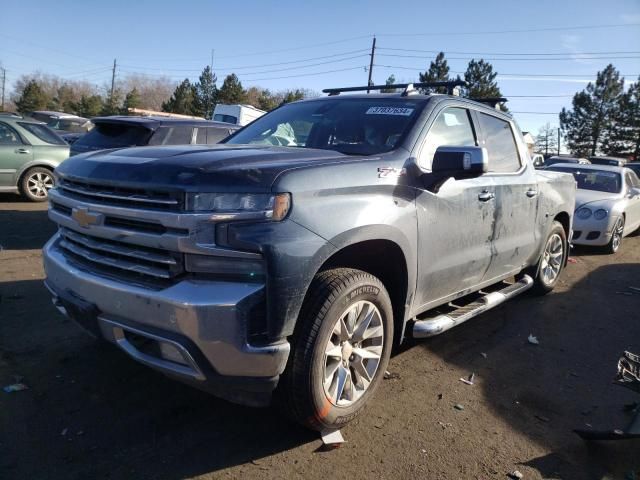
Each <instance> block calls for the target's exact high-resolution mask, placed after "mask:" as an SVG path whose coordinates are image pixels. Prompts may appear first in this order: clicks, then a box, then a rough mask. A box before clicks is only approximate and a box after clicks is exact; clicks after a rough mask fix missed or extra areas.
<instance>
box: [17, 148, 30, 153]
mask: <svg viewBox="0 0 640 480" xmlns="http://www.w3.org/2000/svg"><path fill="white" fill-rule="evenodd" d="M16 153H31V152H30V150H29V149H28V148H18V149H16Z"/></svg>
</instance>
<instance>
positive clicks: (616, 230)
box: [606, 217, 624, 253]
mask: <svg viewBox="0 0 640 480" xmlns="http://www.w3.org/2000/svg"><path fill="white" fill-rule="evenodd" d="M623 233H624V217H620V218H619V219H618V220H617V221H616V223H615V225H614V226H613V234H612V235H611V240H609V243H608V244H607V246H606V249H607V252H609V253H616V252H617V251H618V250H620V245H622V235H623Z"/></svg>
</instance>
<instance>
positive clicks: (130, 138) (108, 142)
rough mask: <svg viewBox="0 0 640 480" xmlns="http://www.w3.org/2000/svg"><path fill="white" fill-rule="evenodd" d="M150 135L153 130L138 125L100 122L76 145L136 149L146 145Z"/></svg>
mask: <svg viewBox="0 0 640 480" xmlns="http://www.w3.org/2000/svg"><path fill="white" fill-rule="evenodd" d="M150 135H151V130H149V129H147V128H144V127H139V126H137V125H130V124H126V123H115V122H114V123H105V122H99V123H96V125H95V127H94V128H93V129H92V130H91V131H90V132H88V133H87V134H85V135H83V136H81V137H80V138H79V139H78V140H77V141H76V142H75V143H74V145H86V146H89V147H97V148H119V147H135V146H139V145H146V144H147V141H148V140H149V136H150Z"/></svg>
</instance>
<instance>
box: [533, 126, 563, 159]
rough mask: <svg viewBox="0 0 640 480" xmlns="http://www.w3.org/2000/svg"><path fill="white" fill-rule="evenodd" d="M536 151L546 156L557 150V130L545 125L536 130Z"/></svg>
mask: <svg viewBox="0 0 640 480" xmlns="http://www.w3.org/2000/svg"><path fill="white" fill-rule="evenodd" d="M535 148H536V151H537V152H541V153H544V154H545V155H548V154H549V153H554V152H555V151H556V150H557V149H558V129H557V128H556V127H552V126H551V124H550V123H548V122H547V123H546V124H545V125H543V126H542V127H540V129H539V130H538V135H536V147H535Z"/></svg>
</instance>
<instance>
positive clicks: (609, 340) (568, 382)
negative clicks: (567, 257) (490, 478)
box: [420, 245, 640, 479]
mask: <svg viewBox="0 0 640 480" xmlns="http://www.w3.org/2000/svg"><path fill="white" fill-rule="evenodd" d="M627 247H628V248H630V245H627ZM578 261H579V262H582V261H584V260H582V259H579V260H578ZM570 267H571V266H570ZM628 286H636V287H640V264H638V263H626V264H615V265H614V264H612V265H605V266H601V267H599V268H596V269H595V270H593V271H592V272H590V273H587V274H586V275H585V276H584V277H583V278H582V279H581V280H580V281H578V282H577V283H575V284H574V285H573V286H572V288H571V289H570V290H568V291H567V290H565V291H559V292H556V293H552V294H550V295H548V296H546V297H544V299H542V298H539V297H534V296H523V297H521V298H519V299H517V300H515V301H513V302H508V303H507V304H505V305H504V306H502V307H500V308H499V309H496V310H495V311H494V312H492V313H490V314H485V315H483V316H481V317H479V318H478V319H476V321H471V322H469V323H468V324H465V325H461V326H459V327H458V328H456V329H453V330H451V331H449V332H446V333H445V334H443V335H441V336H438V337H435V338H433V339H431V340H429V341H427V342H424V343H421V344H420V346H421V347H422V348H425V349H428V350H429V351H430V352H431V353H433V354H435V355H437V356H438V357H440V358H442V359H443V360H444V361H445V362H446V363H447V364H451V365H457V366H458V367H460V368H462V369H464V370H465V371H469V372H475V373H476V374H477V376H478V379H479V386H480V387H481V388H482V395H483V397H484V401H485V402H487V403H488V404H489V405H490V407H491V409H493V410H494V411H495V412H496V413H497V414H498V415H499V416H500V417H501V418H502V419H504V420H505V421H506V422H508V424H509V425H510V426H511V427H512V428H513V429H514V430H515V431H517V432H520V433H521V434H524V435H526V436H528V437H529V438H531V439H532V440H534V441H535V442H537V443H538V444H540V445H544V446H546V448H551V449H552V453H551V454H549V455H545V456H543V457H540V458H536V459H534V460H531V461H529V462H527V463H525V464H524V465H528V466H530V467H532V468H535V469H537V470H538V471H539V473H540V474H541V476H542V477H543V478H563V479H564V478H567V479H570V478H594V479H600V478H603V476H604V475H605V474H607V473H608V472H609V473H611V474H613V475H614V478H621V479H622V478H624V477H625V475H627V474H629V472H636V474H638V473H640V441H610V442H597V443H591V444H587V443H585V442H583V441H582V440H581V439H580V438H579V437H578V436H577V435H575V434H574V433H573V429H576V428H578V429H583V428H594V429H596V430H612V429H623V428H624V427H625V426H626V425H627V424H628V422H629V421H630V420H631V418H632V414H631V413H627V412H624V411H623V410H624V409H623V406H624V405H625V404H632V403H633V402H635V401H640V398H638V396H637V395H635V394H634V393H633V392H631V391H629V390H626V389H624V388H621V387H619V386H616V385H614V384H613V383H612V380H613V377H614V375H615V372H616V366H617V360H618V358H619V357H620V356H621V354H622V352H623V351H624V350H631V351H634V352H639V351H640V323H639V322H638V319H639V318H640V313H639V311H640V295H637V294H633V293H631V292H630V291H629V290H628ZM624 291H626V292H627V294H623V293H621V292H624ZM529 334H533V335H535V336H536V337H537V339H538V340H539V342H540V343H539V345H533V344H531V343H529V342H528V335H529ZM482 354H484V355H486V358H484V356H483V355H482ZM474 388H475V387H474ZM607 478H610V477H607Z"/></svg>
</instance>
